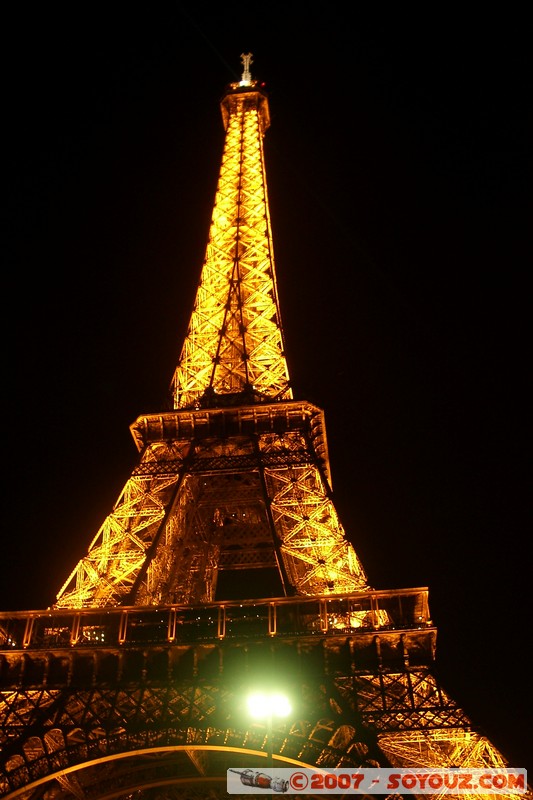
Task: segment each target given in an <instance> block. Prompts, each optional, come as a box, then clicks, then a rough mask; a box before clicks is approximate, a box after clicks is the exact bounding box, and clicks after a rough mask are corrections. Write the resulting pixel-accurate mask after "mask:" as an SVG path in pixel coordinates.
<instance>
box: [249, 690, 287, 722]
mask: <svg viewBox="0 0 533 800" xmlns="http://www.w3.org/2000/svg"><path fill="white" fill-rule="evenodd" d="M248 711H249V712H250V714H251V715H252V717H255V718H256V719H265V718H267V717H286V716H288V715H289V714H290V713H291V704H290V703H289V699H288V697H285V695H284V694H280V693H279V692H273V693H272V694H265V693H264V692H255V693H254V694H251V695H250V696H249V698H248Z"/></svg>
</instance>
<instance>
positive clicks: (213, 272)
mask: <svg viewBox="0 0 533 800" xmlns="http://www.w3.org/2000/svg"><path fill="white" fill-rule="evenodd" d="M241 60H242V63H243V67H244V70H243V73H242V80H241V81H240V82H239V83H233V84H230V86H229V87H228V88H227V90H226V93H225V95H224V97H223V99H222V102H221V110H222V118H223V122H224V127H225V129H226V139H225V145H224V152H223V156H222V163H221V167H220V173H219V179H218V185H217V190H216V195H215V203H214V208H213V214H212V219H211V225H210V229H209V237H208V242H207V248H206V251H205V258H204V263H203V267H202V272H201V278H200V284H199V286H198V289H197V292H196V299H195V301H194V307H193V311H192V314H191V318H190V322H189V328H188V331H187V335H186V337H185V341H184V344H183V347H182V350H181V355H180V358H179V363H178V366H177V368H176V371H175V373H174V377H173V380H172V394H173V399H174V408H176V409H178V408H200V407H213V406H222V405H235V403H236V402H242V401H245V402H247V403H259V402H265V401H268V402H272V401H273V400H288V399H291V398H292V390H291V388H290V381H289V371H288V367H287V362H286V358H285V345H284V337H283V330H282V324H281V314H280V306H279V299H278V290H277V285H276V270H275V264H274V248H273V242H272V230H271V224H270V214H269V205H268V193H267V181H266V174H265V162H264V153H263V137H264V135H265V131H266V130H267V128H268V126H269V124H270V114H269V107H268V99H267V97H266V95H265V93H264V92H263V91H260V90H258V89H257V88H256V82H253V81H252V79H251V74H250V64H251V62H252V55H251V53H248V54H246V55H244V54H243V55H241Z"/></svg>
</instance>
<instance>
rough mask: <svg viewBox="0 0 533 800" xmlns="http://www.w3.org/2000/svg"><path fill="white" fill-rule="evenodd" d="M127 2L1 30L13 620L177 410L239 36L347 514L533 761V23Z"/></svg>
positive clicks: (458, 685)
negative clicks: (143, 435)
mask: <svg viewBox="0 0 533 800" xmlns="http://www.w3.org/2000/svg"><path fill="white" fill-rule="evenodd" d="M120 5H121V4H119V5H118V6H114V7H113V10H112V11H110V10H109V6H104V5H103V4H102V5H99V4H98V3H96V5H94V4H89V5H86V6H84V7H81V8H80V7H74V6H66V5H65V6H64V7H63V8H62V9H61V6H54V7H50V6H48V7H46V6H43V7H42V8H41V10H39V11H35V9H32V10H30V9H29V8H26V10H25V11H24V10H23V7H22V6H21V7H20V11H19V12H11V16H10V17H9V19H8V17H7V15H5V19H4V23H5V24H4V36H3V38H4V40H5V41H4V46H3V51H4V52H3V55H4V58H5V63H4V66H3V70H2V74H3V134H4V147H3V170H4V191H3V196H4V203H5V210H4V214H3V217H4V223H5V226H6V231H7V247H4V253H5V255H6V258H5V262H4V263H5V267H4V275H5V281H6V282H5V283H4V292H3V295H4V301H3V305H4V320H5V322H6V332H5V333H4V344H5V351H6V352H5V355H6V359H5V366H4V371H3V377H4V383H3V386H4V388H3V396H4V411H3V419H4V434H5V443H6V447H5V449H4V454H5V464H4V475H5V477H4V480H3V488H4V499H3V508H2V511H3V531H2V550H1V554H2V566H3V569H2V582H1V584H0V609H2V610H23V609H42V608H45V607H47V606H48V605H51V604H52V603H53V602H54V599H55V594H56V592H57V591H58V590H59V589H60V587H61V585H62V584H63V582H64V581H65V579H66V578H67V576H68V574H69V573H70V571H71V570H72V568H73V567H74V565H75V564H76V562H77V561H78V559H79V558H80V557H81V556H82V555H83V554H84V553H85V552H86V550H87V547H88V545H89V542H90V541H91V539H92V538H93V536H94V535H95V534H96V532H97V530H98V529H99V527H100V525H101V524H102V522H103V521H104V519H105V517H106V516H107V514H108V513H109V512H110V511H111V508H112V505H113V504H114V502H115V501H116V500H117V498H118V496H119V494H120V491H121V489H122V487H123V485H124V483H125V482H126V480H127V478H128V477H129V474H130V472H131V469H132V468H133V466H134V465H135V464H136V460H137V453H136V450H135V447H134V445H133V440H132V438H131V436H130V433H129V425H130V423H131V422H133V420H134V419H135V418H136V417H137V416H138V415H139V414H141V413H145V412H153V411H157V410H159V409H162V408H164V407H165V406H166V402H167V390H168V387H169V384H170V380H171V377H172V373H173V371H174V367H175V364H176V361H177V358H178V355H179V351H180V349H181V343H182V339H183V336H184V333H185V329H186V325H187V323H188V319H189V315H190V311H191V307H192V302H193V297H194V291H195V286H196V282H197V280H198V277H199V274H200V269H201V264H202V260H203V256H204V249H205V244H206V240H207V233H208V227H209V222H210V216H211V210H212V205H213V199H214V193H215V187H216V181H217V177H218V169H219V165H220V157H221V153H222V145H223V137H224V132H223V127H222V121H221V115H220V110H219V100H220V97H221V95H222V92H223V89H224V87H225V86H226V84H227V83H229V82H230V81H232V80H235V79H238V78H239V77H240V72H241V64H240V58H239V57H240V54H241V53H242V52H252V53H253V58H254V62H253V64H252V74H253V76H254V77H256V78H259V79H261V80H264V81H265V83H266V87H267V90H268V92H269V98H270V110H271V117H272V125H271V128H270V130H269V131H268V133H267V136H266V141H265V150H266V156H265V157H266V164H267V177H268V188H269V197H270V208H271V215H272V226H273V234H274V247H275V257H276V268H277V275H278V283H279V290H280V297H281V304H282V315H283V322H284V328H285V335H286V340H287V349H288V360H289V368H290V371H291V376H292V380H293V384H294V389H295V395H296V397H297V399H305V400H309V401H311V402H314V403H316V404H317V405H319V406H321V407H322V408H324V410H325V413H326V424H327V431H328V441H329V449H330V461H331V468H332V473H333V489H334V495H335V503H336V507H337V510H338V512H339V514H340V516H341V520H342V522H343V524H344V527H345V529H346V531H347V534H348V536H349V538H350V540H351V541H352V542H353V544H354V546H355V549H356V551H357V553H358V555H359V557H360V558H361V560H362V562H363V565H364V567H365V569H366V571H367V574H368V576H369V580H370V583H371V584H372V586H373V587H374V588H376V589H392V588H409V587H421V586H427V587H429V598H430V608H431V611H432V616H433V619H434V621H435V623H436V625H437V627H438V640H437V665H438V670H439V673H440V676H441V678H442V681H443V684H444V687H445V689H447V691H448V692H449V693H450V694H451V695H452V697H454V698H455V699H456V700H457V701H458V703H459V704H460V705H461V706H462V707H463V708H464V709H465V711H466V712H467V714H469V715H470V716H471V717H472V719H473V720H474V722H475V723H477V724H478V725H479V726H480V728H481V729H482V730H483V731H484V732H485V733H487V734H488V735H489V738H491V740H492V741H493V742H494V743H495V744H496V745H497V746H498V747H499V748H500V749H501V750H502V752H503V753H504V755H506V756H508V758H509V759H510V761H511V764H512V765H513V766H517V767H526V768H527V767H531V764H530V763H528V762H530V760H531V758H530V757H531V753H530V740H531V737H530V733H529V731H530V725H531V722H530V717H531V707H530V696H531V686H530V683H531V669H530V666H529V655H528V652H529V644H530V640H531V622H530V613H528V612H530V608H531V602H530V593H529V591H528V589H529V586H528V584H529V581H530V580H531V557H530V548H529V539H530V537H531V515H530V498H531V484H530V482H529V480H528V479H527V476H528V473H529V470H528V467H529V465H530V458H529V448H528V446H527V439H528V430H529V421H530V403H527V399H529V397H530V390H529V387H528V380H527V375H528V373H529V372H530V363H531V357H530V347H529V346H528V344H527V343H528V341H529V340H530V338H531V332H530V330H529V328H530V326H529V322H530V313H531V312H530V296H531V290H528V289H527V286H528V285H529V280H530V279H528V277H527V276H528V273H529V271H530V269H531V216H530V214H531V202H530V201H531V195H530V191H531V189H530V187H531V132H532V131H531V127H532V126H531V96H530V80H529V79H528V75H530V74H531V43H530V41H528V40H527V38H526V30H527V24H526V21H525V19H521V18H520V16H514V14H517V11H516V9H515V11H514V12H513V11H511V10H510V11H509V12H507V11H502V8H500V11H499V14H500V16H496V15H495V16H494V17H492V18H491V17H490V16H487V14H488V12H487V9H486V8H485V9H484V11H483V17H479V18H475V19H474V15H473V12H472V14H471V17H472V18H470V19H468V18H466V17H465V13H464V10H461V16H459V13H458V10H457V12H456V11H453V9H449V8H448V7H445V6H442V7H440V10H439V9H438V8H436V9H435V10H434V11H433V16H430V14H429V13H427V12H425V11H424V12H418V13H416V14H415V13H414V11H413V12H412V13H411V14H410V13H409V12H408V11H406V10H405V7H404V6H402V10H401V13H400V12H395V14H394V15H393V16H392V17H388V16H387V15H388V10H387V8H385V7H382V8H381V9H380V10H378V9H377V10H376V12H375V17H374V18H371V17H372V15H371V14H370V13H369V14H368V16H366V17H365V15H363V14H361V13H360V12H359V11H358V8H359V7H358V6H355V10H354V12H353V19H348V18H347V17H346V15H345V11H344V10H343V9H344V8H345V6H344V5H341V4H337V3H330V4H328V5H327V10H324V9H326V6H324V4H316V5H312V4H307V3H286V4H281V3H280V4H279V5H278V4H275V3H274V4H272V3H271V4H266V5H263V6H262V7H261V8H260V9H257V8H256V7H254V8H253V9H250V7H249V6H248V5H247V4H236V3H231V2H230V3H226V4H224V5H223V6H222V7H221V8H222V9H223V10H221V11H212V10H207V9H208V4H206V3H202V2H200V3H196V4H195V5H194V6H189V5H187V6H186V5H182V4H180V3H168V4H161V5H160V6H159V8H156V9H155V10H147V7H143V6H139V9H138V10H133V9H132V6H130V5H126V4H124V6H123V9H122V11H121V10H120V7H119V6H120ZM54 9H55V10H54ZM502 14H503V16H501V15H502ZM526 406H527V408H526Z"/></svg>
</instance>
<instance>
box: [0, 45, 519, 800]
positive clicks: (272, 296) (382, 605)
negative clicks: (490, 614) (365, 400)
mask: <svg viewBox="0 0 533 800" xmlns="http://www.w3.org/2000/svg"><path fill="white" fill-rule="evenodd" d="M241 61H242V66H243V71H242V77H241V80H240V81H238V82H236V83H231V84H230V85H229V86H228V87H227V88H226V90H225V92H224V95H223V97H222V100H221V111H222V121H223V126H224V129H225V144H224V149H223V154H222V160H221V166H220V173H219V179H218V185H217V190H216V196H215V200H214V206H213V214H212V221H211V225H210V229H209V236H208V243H207V248H206V251H205V259H204V262H203V266H202V270H201V275H200V280H199V284H198V288H197V292H196V298H195V301H194V307H193V310H192V313H191V317H190V322H189V326H188V330H187V333H186V336H185V340H184V343H183V347H182V350H181V356H180V360H179V363H178V365H177V368H176V370H175V373H174V375H173V378H172V382H171V394H172V408H171V410H166V411H163V412H157V413H148V414H144V415H142V416H140V417H139V418H138V419H136V420H135V421H134V422H133V424H132V425H131V433H132V436H133V439H134V442H135V445H136V447H137V449H138V452H139V459H138V463H137V466H136V467H135V468H134V469H133V472H132V474H131V477H130V478H129V479H128V481H127V483H126V485H125V486H124V488H123V490H122V492H121V494H120V496H119V498H118V500H117V502H116V503H115V505H114V508H113V510H112V512H111V514H110V515H109V516H108V517H107V519H105V520H104V522H103V524H102V526H101V527H100V529H99V530H98V531H97V532H96V534H95V536H94V538H93V540H92V541H91V543H90V545H89V547H88V550H87V553H86V555H85V556H84V557H83V558H82V559H81V560H80V561H79V563H78V564H77V565H76V566H75V567H74V569H73V570H72V572H71V574H70V575H68V576H67V578H66V580H65V582H64V584H63V585H62V587H61V588H60V590H59V592H58V593H57V597H56V601H55V603H54V605H53V606H52V607H50V608H47V609H44V610H42V611H33V612H27V611H19V612H3V613H0V742H1V749H0V796H1V797H5V798H15V797H16V798H20V799H21V800H36V798H44V799H45V800H70V798H72V799H73V800H74V798H76V800H85V799H87V800H92V798H98V800H102V799H103V798H136V800H143V799H144V798H153V799H154V800H159V798H166V799H167V800H174V798H183V797H188V798H213V800H215V799H216V798H218V797H224V796H227V785H226V776H227V769H228V768H250V769H265V767H266V766H267V765H268V764H269V763H270V764H271V765H273V764H276V765H277V766H278V767H288V766H294V765H300V766H304V767H305V766H307V767H313V766H320V767H323V768H338V767H346V768H368V767H409V768H422V767H439V768H443V767H462V768H500V767H505V766H509V764H508V762H507V761H506V759H505V757H504V756H503V755H502V754H501V753H500V752H499V751H498V750H497V749H496V748H495V747H494V746H493V744H492V743H491V742H490V741H489V740H488V739H487V738H486V737H484V736H483V735H482V734H481V733H480V732H479V731H478V730H477V729H476V727H475V725H474V724H473V723H472V721H471V720H470V719H469V718H468V717H467V716H466V714H465V713H464V711H463V710H462V709H461V708H460V707H459V706H458V705H457V703H456V702H454V700H453V699H452V698H451V697H450V696H449V695H448V694H447V693H446V691H445V689H444V688H443V687H442V686H441V685H440V683H439V680H438V678H437V676H436V674H435V656H436V634H437V631H436V628H435V626H434V625H433V622H432V620H431V617H430V612H429V605H428V590H427V588H426V587H416V588H410V589H400V590H392V591H380V590H377V589H375V588H373V587H372V586H370V585H369V582H368V580H367V577H366V574H365V571H364V569H363V566H362V564H361V562H360V560H359V558H358V556H357V554H356V552H355V550H354V548H353V546H352V544H351V543H350V540H349V539H348V537H347V535H346V532H345V530H344V528H343V526H342V522H341V520H340V519H339V516H338V514H337V512H336V509H335V507H334V504H333V500H332V492H331V474H330V463H329V457H328V445H327V438H326V428H325V419H324V413H323V411H322V410H321V409H320V408H318V407H317V406H315V405H313V404H312V403H309V402H307V401H305V400H298V399H295V396H294V394H293V387H292V385H291V381H290V376H289V371H288V367H287V361H286V356H285V340H284V333H283V327H282V321H281V313H280V304H279V298H278V292H277V285H276V270H275V261H274V251H273V239H272V230H271V223H270V216H269V204H268V195H267V181H266V173H265V159H264V150H263V142H264V136H265V133H266V131H267V129H268V128H269V125H270V117H269V102H268V97H267V95H266V93H265V91H264V90H263V88H262V86H261V85H260V84H259V83H258V81H256V80H254V79H253V78H252V75H251V71H250V67H251V63H252V56H251V54H243V55H242V56H241ZM258 687H262V688H266V689H268V690H269V691H270V690H274V689H275V688H276V689H283V690H284V691H286V692H287V693H288V695H289V696H290V698H291V703H292V709H293V710H292V711H291V713H290V715H289V716H288V717H286V718H284V719H281V718H277V717H276V716H275V714H273V713H272V712H271V713H270V715H269V718H268V719H263V720H255V721H254V720H252V719H251V718H249V717H248V716H247V712H246V707H245V698H246V695H247V693H248V691H250V690H252V689H254V688H256V689H257V688H258ZM463 796H465V795H463ZM466 796H468V797H469V796H470V795H466ZM474 796H476V797H477V795H475V794H472V795H471V797H474ZM507 796H512V795H507ZM526 796H527V797H531V796H532V794H531V791H530V790H528V791H527V793H526Z"/></svg>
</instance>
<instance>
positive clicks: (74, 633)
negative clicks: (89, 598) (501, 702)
mask: <svg viewBox="0 0 533 800" xmlns="http://www.w3.org/2000/svg"><path fill="white" fill-rule="evenodd" d="M431 625H432V622H431V619H430V616H429V607H428V591H427V589H426V588H419V589H400V590H391V591H368V592H359V593H354V594H349V595H343V596H342V597H341V596H337V595H323V596H318V597H316V596H315V597H298V598H285V597H283V598H272V599H271V598H268V599H262V600H243V601H220V602H216V603H209V604H205V605H202V606H180V605H172V606H160V607H154V606H147V607H137V606H131V607H116V608H84V609H71V610H67V609H57V610H54V609H45V610H41V611H15V612H14V611H7V612H0V651H6V650H21V649H23V650H30V649H31V650H35V649H46V648H57V647H67V648H70V647H76V648H78V647H115V646H120V645H140V644H164V643H171V644H172V643H176V644H179V643H184V644H190V643H193V642H199V641H206V640H207V641H209V640H223V639H240V638H250V637H265V636H268V637H283V636H293V637H294V636H335V635H339V634H344V635H346V634H350V635H357V634H358V633H368V632H369V631H387V630H398V629H403V630H405V629H413V628H414V629H419V628H427V627H429V626H431Z"/></svg>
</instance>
